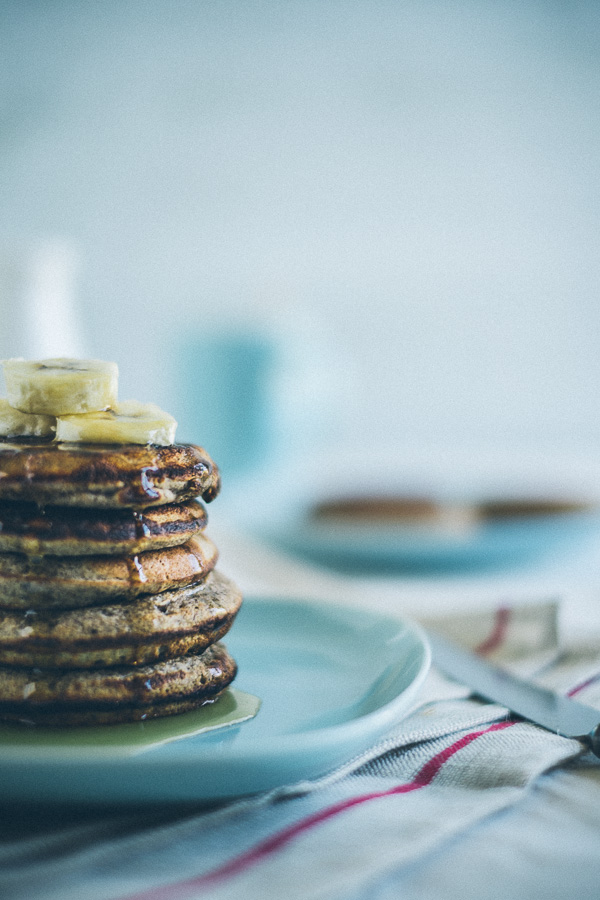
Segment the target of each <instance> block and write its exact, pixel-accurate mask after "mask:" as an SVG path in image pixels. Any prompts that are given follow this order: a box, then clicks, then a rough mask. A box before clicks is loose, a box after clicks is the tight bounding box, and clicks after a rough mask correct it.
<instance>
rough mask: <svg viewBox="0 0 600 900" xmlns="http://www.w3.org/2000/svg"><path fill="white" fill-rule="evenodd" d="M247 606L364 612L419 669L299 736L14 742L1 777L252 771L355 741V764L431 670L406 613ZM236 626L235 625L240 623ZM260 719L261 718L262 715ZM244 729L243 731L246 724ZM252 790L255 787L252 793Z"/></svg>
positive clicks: (398, 717)
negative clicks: (377, 701) (343, 716)
mask: <svg viewBox="0 0 600 900" xmlns="http://www.w3.org/2000/svg"><path fill="white" fill-rule="evenodd" d="M245 602H246V603H247V604H248V605H252V604H253V603H255V604H257V605H259V604H260V605H262V606H263V607H265V608H266V607H268V606H269V605H271V604H275V605H277V606H278V608H280V607H282V606H283V605H285V606H292V605H293V606H296V607H298V606H301V607H302V608H303V609H304V610H307V611H308V612H309V613H310V612H313V611H320V612H326V611H331V612H333V613H334V614H335V613H339V614H341V615H342V616H344V615H347V616H349V617H355V616H356V615H357V614H358V613H359V612H361V614H362V613H363V612H364V614H365V615H366V616H368V619H369V621H371V622H373V621H376V622H386V621H388V622H393V623H395V624H396V626H397V627H398V632H397V633H399V631H400V630H401V629H402V630H403V631H404V632H405V633H407V634H408V635H409V636H410V640H411V647H410V651H409V652H411V653H413V652H414V651H415V650H416V651H418V653H419V664H418V668H417V670H416V672H415V673H414V675H413V676H412V678H411V680H410V682H409V684H408V685H406V687H404V688H403V689H402V690H401V691H400V692H399V693H397V694H395V695H394V696H393V697H392V699H391V700H388V701H387V702H385V703H383V704H382V705H378V706H377V707H376V709H374V710H370V711H368V712H366V713H364V714H361V715H359V716H357V717H354V718H352V719H350V720H348V721H344V722H342V723H338V724H334V725H327V726H324V727H321V728H315V729H306V730H300V731H299V732H294V733H286V734H275V735H262V736H261V735H259V736H257V737H256V738H253V739H251V740H248V741H246V742H245V743H243V744H242V745H238V746H236V745H235V744H232V745H231V747H228V746H226V745H225V746H224V745H221V746H220V748H219V750H218V752H217V753H215V751H214V749H211V748H210V747H209V746H208V745H207V746H205V747H202V745H201V744H200V743H196V744H195V745H194V744H193V738H191V739H190V741H189V742H187V741H186V739H185V738H184V739H182V740H179V741H177V742H175V743H177V745H178V748H179V750H181V748H182V747H184V745H185V744H186V743H188V747H189V752H183V753H177V754H173V753H169V749H168V745H167V746H165V747H163V748H161V750H160V752H156V753H139V754H126V753H123V752H122V751H121V752H118V751H117V752H114V753H113V752H111V750H109V749H108V748H106V749H104V748H103V749H102V751H101V752H99V751H98V750H97V749H96V748H94V747H90V748H88V747H79V748H78V747H69V748H66V747H64V746H63V747H60V746H58V747H51V748H42V747H40V748H31V747H26V745H23V744H20V745H19V744H15V745H12V746H10V747H4V748H3V747H0V777H2V779H3V780H4V779H5V778H6V776H7V773H9V772H10V770H11V769H12V770H14V771H15V772H17V771H18V770H22V769H24V768H32V767H33V768H34V769H35V770H36V771H37V772H39V774H40V776H43V775H45V774H47V775H51V774H52V772H53V770H59V769H61V768H64V767H65V766H68V767H69V768H70V769H73V772H74V774H79V775H81V774H84V773H85V772H86V771H87V772H89V774H90V777H93V776H94V773H98V772H99V771H100V770H103V769H104V768H105V767H107V766H110V767H111V769H112V770H113V771H114V772H115V774H117V773H123V774H125V773H127V771H128V770H131V769H132V768H134V767H143V769H144V771H146V772H148V773H149V774H150V775H151V774H153V773H154V774H157V773H159V772H160V771H161V770H164V768H165V767H170V766H173V765H174V764H177V765H180V766H181V768H182V771H184V770H185V768H186V766H187V767H189V766H190V764H194V763H202V762H206V763H207V764H209V765H210V764H211V763H212V764H213V766H216V767H219V766H223V765H231V766H241V767H246V768H248V767H251V766H252V765H255V764H257V763H259V762H260V761H263V762H264V763H266V764H267V765H268V763H269V762H276V763H279V764H280V762H281V759H282V757H283V758H287V757H290V758H291V757H292V756H293V755H296V756H297V755H298V753H299V752H302V753H304V752H306V753H307V754H310V752H311V750H312V751H316V752H317V753H318V751H319V749H323V750H324V751H325V752H330V753H331V752H333V751H336V748H337V747H338V745H339V746H340V748H342V747H344V746H345V745H346V744H348V743H355V744H356V749H355V750H354V751H352V750H349V751H348V752H345V753H344V754H343V755H344V758H346V759H348V760H350V759H351V758H352V757H353V756H355V755H356V754H357V753H360V752H362V751H363V750H364V749H365V747H367V746H369V744H374V743H375V742H376V741H377V740H379V739H380V738H381V737H383V736H384V735H385V733H386V732H387V731H389V730H391V729H392V728H393V727H394V724H395V723H396V722H397V723H399V722H401V721H402V720H403V719H404V718H405V717H406V715H407V714H409V712H410V706H411V703H412V701H413V700H414V698H415V697H416V695H417V693H418V691H419V689H420V687H421V686H422V684H423V682H424V680H425V678H426V677H427V674H428V672H429V668H430V666H431V649H430V646H429V642H428V640H427V637H426V635H425V632H424V631H423V629H422V628H421V626H420V625H419V624H418V623H416V622H414V620H412V619H411V618H410V617H406V616H404V615H402V614H401V613H397V614H396V613H395V612H393V611H392V612H390V611H389V610H385V611H383V610H382V611H378V610H376V609H373V606H372V604H369V605H367V606H366V608H365V610H364V611H359V610H358V609H357V608H356V607H355V606H353V605H352V604H350V603H348V604H345V603H343V602H339V601H323V600H318V599H316V598H314V597H304V598H302V597H294V596H287V595H282V594H274V593H272V594H263V593H261V594H249V595H247V597H246V598H245ZM233 627H235V624H234V626H233ZM239 688H240V690H244V685H243V684H240V685H239ZM258 715H260V712H259V713H258ZM240 727H241V728H243V727H244V725H243V723H242V725H241V726H240ZM365 732H366V733H365ZM111 749H112V748H111ZM339 764H341V763H339ZM317 768H318V767H317ZM327 770H328V767H324V768H323V769H322V771H323V772H325V771H327ZM294 780H296V779H295V777H294V775H293V773H290V777H289V779H288V781H290V782H293V781H294ZM281 783H283V782H281ZM253 790H254V789H251V792H252V791H253ZM23 793H24V794H25V793H26V791H23ZM236 795H237V794H236ZM197 796H201V797H204V798H209V797H210V796H224V795H223V794H217V795H210V794H209V793H206V794H201V795H197ZM123 802H125V801H123ZM145 802H147V801H145Z"/></svg>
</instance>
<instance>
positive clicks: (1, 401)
mask: <svg viewBox="0 0 600 900" xmlns="http://www.w3.org/2000/svg"><path fill="white" fill-rule="evenodd" d="M55 431H56V419H55V418H54V416H38V415H36V414H35V413H24V412H21V410H20V409H13V407H12V406H11V405H10V403H9V402H8V400H6V399H5V398H4V397H2V398H0V437H9V438H12V437H51V436H52V435H54V432H55Z"/></svg>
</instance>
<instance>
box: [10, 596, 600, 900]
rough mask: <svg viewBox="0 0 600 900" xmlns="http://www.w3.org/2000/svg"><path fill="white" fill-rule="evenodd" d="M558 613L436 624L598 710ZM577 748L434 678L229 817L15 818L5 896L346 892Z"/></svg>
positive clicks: (598, 693) (581, 656) (456, 829)
mask: <svg viewBox="0 0 600 900" xmlns="http://www.w3.org/2000/svg"><path fill="white" fill-rule="evenodd" d="M556 612H557V610H556V604H554V603H539V604H537V605H528V606H527V607H526V608H516V609H514V610H511V609H509V608H508V607H507V606H505V605H503V606H501V607H499V608H498V609H497V610H496V611H495V612H493V613H488V612H486V613H481V614H478V613H470V614H468V615H465V616H461V617H460V618H457V617H448V618H446V619H444V620H438V621H437V622H436V625H437V627H438V628H443V629H444V630H445V631H446V633H447V634H448V635H449V636H450V637H453V638H459V639H460V640H461V641H462V642H463V643H467V644H469V645H471V646H473V647H476V648H477V649H478V651H479V652H480V653H482V654H484V655H487V656H490V657H493V658H494V659H495V661H497V662H500V663H501V664H504V665H507V666H509V667H511V668H513V669H514V670H515V671H519V672H521V673H522V674H527V675H529V676H531V675H532V673H533V671H534V670H537V671H538V672H539V673H541V674H540V678H541V680H542V681H543V682H544V683H546V684H547V685H549V686H552V687H553V688H555V689H557V690H562V691H564V692H567V693H570V694H572V695H575V694H576V695H578V696H579V697H581V698H582V699H583V700H584V701H585V702H587V703H590V704H592V705H594V704H595V705H597V706H598V707H599V708H600V676H599V672H600V656H599V654H598V652H597V650H594V648H593V647H591V648H585V649H584V650H581V651H580V650H577V649H574V648H570V649H568V650H567V651H564V652H559V649H558V644H557V629H556ZM581 753H582V747H581V746H580V745H579V743H578V742H577V741H574V740H568V739H565V738H562V737H559V736H557V735H554V734H550V733H548V732H546V731H544V730H542V729H540V728H538V727H536V726H534V725H530V724H528V723H524V722H518V721H515V720H513V719H512V718H511V717H510V716H509V715H508V714H507V711H506V710H505V709H503V708H502V707H500V706H497V705H494V704H489V703H483V702H480V701H477V700H475V699H472V698H471V697H470V696H469V691H468V690H467V689H466V688H464V687H463V686H461V685H457V684H454V683H452V682H450V681H448V680H447V679H445V678H443V677H442V676H441V675H440V674H439V673H438V672H437V671H436V670H435V668H434V669H432V671H431V673H430V674H429V676H428V679H427V681H426V683H425V685H424V688H423V689H422V691H421V693H420V696H419V700H418V702H417V704H416V706H415V708H414V709H413V711H412V713H411V714H410V715H409V716H408V717H407V718H406V719H405V720H404V721H402V722H401V723H399V724H398V725H397V726H396V728H395V729H394V730H392V731H391V732H390V733H389V734H387V735H386V736H385V737H384V738H383V739H382V740H380V741H379V742H378V743H377V744H376V745H375V746H373V747H371V748H370V749H369V750H368V751H367V752H365V753H362V754H360V755H359V756H357V757H356V758H354V759H352V760H348V762H347V763H346V764H345V765H343V766H342V767H340V768H339V769H337V770H336V771H334V772H330V773H328V774H327V775H326V776H325V777H322V778H320V779H318V780H315V781H305V782H301V783H296V784H290V785H286V786H285V787H282V788H278V789H276V790H273V791H270V792H268V793H264V794H260V795H258V796H254V797H251V798H247V799H243V800H238V801H234V802H228V803H225V804H223V805H221V806H219V807H218V808H214V807H213V808H211V809H201V808H192V809H190V808H189V807H187V808H180V809H155V810H143V811H116V812H115V811H110V810H105V811H87V812H82V811H79V810H57V809H53V810H39V809H28V808H20V809H14V808H6V807H5V808H3V809H2V816H1V818H0V823H1V824H0V873H1V874H0V895H1V896H2V897H3V898H4V900H42V898H43V900H82V898H84V900H188V898H205V897H206V898H210V900H233V898H236V900H237V898H240V897H243V898H245V900H271V898H273V900H275V898H277V900H279V898H281V897H285V898H286V900H311V898H315V900H316V898H323V900H325V898H327V900H335V898H340V900H341V898H344V897H348V896H349V895H350V894H351V893H352V892H354V891H356V890H357V887H358V888H360V887H361V886H368V885H369V884H371V883H373V882H374V881H376V880H377V879H379V878H382V877H383V876H385V874H386V873H387V872H390V871H394V872H398V871H400V870H402V868H403V867H407V866H409V865H414V864H418V863H419V861H421V860H425V859H426V858H427V855H428V854H429V853H431V852H432V851H433V850H435V849H436V848H439V847H441V846H443V845H444V843H445V842H448V841H450V840H451V839H453V838H456V837H457V836H459V835H460V834H461V833H463V832H465V831H466V830H467V829H470V828H472V827H473V826H475V825H477V823H480V822H482V821H484V820H485V819H487V818H488V817H490V816H491V815H492V814H493V813H495V812H497V811H499V810H501V809H504V808H506V807H508V806H509V805H511V804H514V803H516V802H517V801H518V800H519V798H520V797H522V796H523V795H524V792H525V791H526V790H527V788H528V786H529V785H531V784H532V782H533V781H534V779H535V778H536V777H537V776H538V775H540V774H541V773H542V772H545V771H547V770H548V769H550V768H552V767H555V766H557V765H559V764H561V763H565V762H566V761H568V760H570V759H573V758H574V757H576V756H578V755H579V754H581Z"/></svg>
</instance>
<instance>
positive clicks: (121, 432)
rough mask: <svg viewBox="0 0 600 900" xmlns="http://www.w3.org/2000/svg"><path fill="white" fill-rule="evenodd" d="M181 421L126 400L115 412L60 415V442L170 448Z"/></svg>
mask: <svg viewBox="0 0 600 900" xmlns="http://www.w3.org/2000/svg"><path fill="white" fill-rule="evenodd" d="M176 428H177V422H176V421H175V419H174V418H173V416H170V415H169V414H168V413H166V412H163V410H162V409H160V407H158V406H156V404H155V403H138V402H137V401H136V400H123V401H122V402H121V403H117V404H116V405H115V407H114V409H107V410H105V411H104V412H95V413H85V414H84V415H78V416H59V417H58V419H57V420H56V440H57V441H72V442H81V441H87V442H89V443H91V444H157V445H159V446H161V447H166V446H167V445H169V444H172V443H173V442H174V441H175V429H176Z"/></svg>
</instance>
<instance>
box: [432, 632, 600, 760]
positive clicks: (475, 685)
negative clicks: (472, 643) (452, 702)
mask: <svg viewBox="0 0 600 900" xmlns="http://www.w3.org/2000/svg"><path fill="white" fill-rule="evenodd" d="M427 637H428V638H429V643H430V645H431V652H432V656H433V663H434V665H435V666H437V668H439V669H440V670H441V671H442V672H444V674H446V675H449V676H450V677H451V678H452V679H454V680H455V681H458V682H460V683H461V684H465V685H467V687H470V688H471V689H472V690H473V693H474V694H476V695H477V696H478V697H482V698H483V699H485V700H491V701H493V702H494V703H500V704H501V705H502V706H506V707H507V708H508V709H509V710H510V711H511V712H513V713H516V714H517V715H518V716H520V717H521V718H523V719H527V720H528V721H530V722H534V723H535V724H536V725H541V727H542V728H546V729H547V730H548V731H553V732H554V733H555V734H560V735H562V736H563V737H567V738H575V739H576V740H578V741H582V742H583V743H584V744H586V745H587V747H588V748H589V749H590V750H591V751H592V753H593V754H594V755H595V756H599V757H600V710H597V709H594V708H593V707H591V706H586V705H585V704H583V703H579V702H578V701H577V700H572V699H571V698H570V697H563V696H561V695H560V694H556V693H554V691H550V690H548V689H547V688H543V687H540V686H539V685H537V684H533V683H532V682H529V681H525V680H524V679H522V678H517V677H516V676H515V675H511V674H510V673H509V672H506V671H505V670H504V669H501V668H499V667H498V666H495V665H493V664H492V663H490V662H487V660H484V659H482V658H481V657H479V656H477V655H476V654H475V653H471V652H469V651H468V650H463V649H462V648H461V647H458V646H457V645H456V644H453V643H451V642H450V641H448V640H446V639H445V638H443V637H441V636H440V635H439V634H436V633H435V632H432V631H428V632H427Z"/></svg>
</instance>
